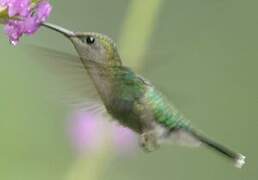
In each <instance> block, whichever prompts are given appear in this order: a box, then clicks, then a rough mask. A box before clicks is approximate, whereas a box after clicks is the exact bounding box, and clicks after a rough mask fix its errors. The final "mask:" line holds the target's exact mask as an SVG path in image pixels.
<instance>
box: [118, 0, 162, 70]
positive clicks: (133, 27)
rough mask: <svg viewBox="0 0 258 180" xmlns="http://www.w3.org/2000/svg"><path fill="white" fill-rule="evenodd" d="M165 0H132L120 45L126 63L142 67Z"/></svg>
mask: <svg viewBox="0 0 258 180" xmlns="http://www.w3.org/2000/svg"><path fill="white" fill-rule="evenodd" d="M162 2H163V0H149V1H141V0H132V2H131V4H130V6H129V10H128V13H127V16H126V19H125V21H124V25H123V26H122V31H121V35H120V41H119V47H120V54H121V56H122V57H123V59H124V61H126V64H128V65H129V66H130V67H132V68H136V69H140V68H141V65H142V63H143V61H142V59H143V56H144V55H145V53H146V49H147V47H148V44H149V42H150V37H151V34H152V32H153V31H154V28H155V22H156V20H157V19H158V18H157V17H158V15H159V10H160V8H161V5H162Z"/></svg>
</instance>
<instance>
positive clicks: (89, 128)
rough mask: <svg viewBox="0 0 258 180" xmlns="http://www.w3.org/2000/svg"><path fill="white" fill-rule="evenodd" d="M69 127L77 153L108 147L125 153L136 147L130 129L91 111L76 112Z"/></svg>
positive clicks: (119, 152)
mask: <svg viewBox="0 0 258 180" xmlns="http://www.w3.org/2000/svg"><path fill="white" fill-rule="evenodd" d="M69 128H70V131H69V134H70V136H71V141H72V144H73V147H74V148H75V150H76V151H77V152H79V153H81V152H85V151H86V152H89V153H90V152H98V151H100V150H101V149H102V148H107V147H108V148H111V150H113V151H115V152H116V153H118V154H126V153H129V152H132V150H134V149H135V148H136V147H137V137H136V135H135V134H134V133H133V132H132V131H131V130H129V129H127V128H125V127H122V126H120V125H118V124H115V123H114V122H109V121H107V120H105V119H103V118H101V117H100V116H98V115H96V114H93V113H91V112H76V113H75V114H74V115H73V117H72V119H71V125H70V127H69Z"/></svg>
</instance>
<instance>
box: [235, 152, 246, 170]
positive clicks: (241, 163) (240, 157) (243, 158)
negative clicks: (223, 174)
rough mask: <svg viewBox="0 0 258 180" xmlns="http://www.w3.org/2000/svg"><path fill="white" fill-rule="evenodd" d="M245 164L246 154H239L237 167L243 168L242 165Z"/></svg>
mask: <svg viewBox="0 0 258 180" xmlns="http://www.w3.org/2000/svg"><path fill="white" fill-rule="evenodd" d="M244 164H245V156H244V155H242V154H239V155H238V158H237V159H236V162H235V166H236V167H237V168H242V166H243V165H244Z"/></svg>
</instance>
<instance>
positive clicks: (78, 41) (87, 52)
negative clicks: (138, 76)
mask: <svg viewBox="0 0 258 180" xmlns="http://www.w3.org/2000/svg"><path fill="white" fill-rule="evenodd" d="M70 40H71V41H72V43H73V45H74V47H75V49H76V51H77V52H78V54H79V56H80V57H81V59H82V60H83V61H93V62H96V63H100V64H104V65H112V66H113V65H118V66H119V65H121V59H120V57H119V54H118V51H117V48H116V45H115V43H114V42H113V41H112V40H111V39H110V38H109V37H108V36H106V35H103V34H100V33H90V32H83V33H74V36H71V37H70Z"/></svg>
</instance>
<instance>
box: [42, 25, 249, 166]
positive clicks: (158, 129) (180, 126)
mask: <svg viewBox="0 0 258 180" xmlns="http://www.w3.org/2000/svg"><path fill="white" fill-rule="evenodd" d="M42 26H44V27H46V28H48V29H51V30H54V31H56V32H59V33H61V34H62V35H64V36H65V37H66V38H67V39H69V40H70V41H71V43H72V44H73V46H74V48H75V50H76V52H77V53H78V56H79V58H80V62H81V63H82V65H83V67H84V70H85V71H87V73H88V75H89V77H90V79H91V81H92V83H93V84H94V87H95V90H96V92H97V94H98V96H99V98H100V99H101V103H102V104H103V105H104V108H105V111H106V112H107V114H109V116H110V117H112V119H114V120H116V121H117V122H118V123H120V124H121V125H122V126H125V127H127V128H129V129H131V130H133V131H134V132H135V133H137V134H139V144H140V146H141V147H142V148H143V150H144V151H146V152H152V151H154V150H156V149H158V148H159V147H160V145H161V144H163V143H167V142H178V143H180V144H186V145H192V146H199V145H204V146H206V147H208V148H210V149H212V150H215V151H216V152H218V153H220V154H222V155H224V156H225V157H227V158H228V159H229V160H231V161H232V162H233V163H234V165H235V166H236V167H238V168H241V167H242V166H243V165H244V164H245V156H244V155H242V154H240V153H236V152H234V151H232V150H230V149H229V148H227V147H226V146H223V145H221V144H219V143H217V142H216V141H214V140H212V139H210V138H208V137H207V136H205V135H204V134H202V133H201V132H200V131H199V130H197V129H195V128H194V127H193V125H192V124H191V123H190V122H189V121H188V120H187V119H186V118H185V117H184V115H183V114H182V113H180V112H179V111H178V110H177V109H176V108H175V107H174V106H173V105H172V104H171V103H170V102H169V100H168V99H167V98H166V97H165V96H164V95H163V94H162V93H161V92H160V91H159V90H158V89H157V88H156V87H154V85H153V84H152V83H150V82H149V81H147V80H146V79H144V78H143V77H142V76H140V75H138V74H137V73H135V72H134V71H133V70H132V69H131V68H129V67H127V66H125V65H124V64H123V62H122V60H121V58H120V55H119V52H118V49H117V46H116V44H115V43H114V42H113V40H112V39H111V38H109V37H108V36H106V35H103V34H101V33H95V32H73V31H70V30H67V29H65V28H63V27H61V26H58V25H54V24H51V23H46V22H45V23H42Z"/></svg>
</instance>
